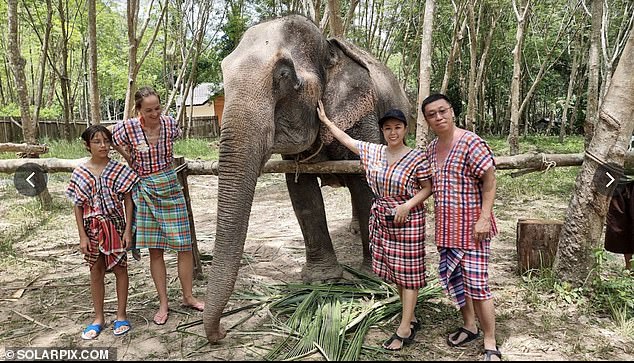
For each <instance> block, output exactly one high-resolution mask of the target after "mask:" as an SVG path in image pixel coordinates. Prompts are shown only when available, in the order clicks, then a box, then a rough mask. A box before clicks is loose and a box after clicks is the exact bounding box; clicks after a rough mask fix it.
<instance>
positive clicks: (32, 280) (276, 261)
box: [0, 168, 634, 361]
mask: <svg viewBox="0 0 634 363" xmlns="http://www.w3.org/2000/svg"><path fill="white" fill-rule="evenodd" d="M575 173H576V170H575V169H574V168H557V170H552V171H549V172H548V173H547V174H541V173H534V174H531V175H528V176H525V177H524V178H518V179H512V178H510V176H509V175H508V174H509V173H508V172H499V173H498V180H499V190H498V197H497V200H496V205H495V212H496V215H497V217H498V221H499V229H500V231H501V233H500V235H499V236H498V237H496V239H495V240H494V242H493V246H492V264H491V270H490V280H491V284H492V286H491V287H492V290H493V293H494V296H495V305H496V312H497V334H496V335H497V340H498V345H499V347H500V349H501V351H502V352H503V354H504V360H625V361H632V360H634V324H633V322H632V320H630V321H629V322H627V321H626V322H621V323H617V322H616V321H615V320H614V319H613V318H611V317H610V312H609V311H599V310H597V309H596V307H595V306H592V301H590V300H588V298H587V297H585V296H584V295H583V294H582V293H581V292H580V291H579V290H576V289H572V288H570V287H566V286H565V285H563V286H562V285H557V284H555V288H544V285H545V284H546V285H547V281H546V282H545V281H544V279H540V278H537V277H529V276H520V275H518V273H517V253H516V247H515V228H516V223H517V219H518V218H522V217H524V218H526V217H531V218H552V219H562V218H563V216H564V212H565V209H566V207H567V202H568V198H569V195H570V194H569V193H570V190H571V187H572V184H574V174H575ZM67 178H68V175H66V174H54V175H53V176H52V177H51V180H50V182H49V190H50V192H51V194H52V195H53V198H54V210H53V211H52V212H46V211H42V210H41V209H40V208H39V205H38V203H37V201H36V200H35V199H33V198H27V197H22V196H21V195H19V194H17V192H16V191H15V189H14V188H13V185H12V183H11V178H10V177H9V176H6V175H4V176H0V199H1V200H2V203H1V204H0V216H1V218H0V253H1V254H0V341H2V346H0V356H4V349H5V348H6V347H17V346H28V347H60V346H61V347H113V348H117V350H118V359H119V360H172V359H174V360H262V359H263V357H264V355H265V354H266V353H267V351H268V350H269V349H270V348H271V347H272V346H273V345H274V343H276V342H278V341H279V340H280V339H283V337H281V336H280V335H279V334H277V333H273V332H272V329H271V319H270V318H271V316H270V312H268V311H265V310H261V311H257V312H253V311H245V312H242V313H238V314H233V315H231V316H229V317H227V318H225V319H223V324H224V325H225V326H226V327H232V329H231V330H230V331H229V334H228V336H227V338H225V339H224V340H223V341H222V342H221V344H219V345H214V346H210V345H208V344H207V341H206V338H205V336H204V331H203V328H202V325H201V322H200V321H201V319H202V314H201V313H199V312H193V311H191V310H186V309H182V308H180V307H179V305H180V296H181V294H180V284H179V282H178V279H177V277H176V276H177V275H176V258H175V255H174V254H166V262H167V268H168V289H169V297H170V309H171V313H170V318H169V320H168V322H167V324H166V325H163V326H157V325H154V324H153V323H152V321H151V319H152V316H153V314H154V312H155V311H156V309H157V307H158V301H157V298H156V293H155V290H154V286H153V283H152V279H151V277H150V271H149V258H148V256H147V252H144V255H143V258H142V260H141V261H139V262H136V261H133V260H132V261H130V265H129V275H130V290H129V291H130V295H129V300H128V301H129V303H128V312H129V318H130V320H131V322H132V325H133V328H132V331H131V332H130V333H129V334H128V335H127V336H125V337H123V338H116V337H114V336H113V335H112V330H110V329H111V326H108V328H110V329H105V330H104V331H103V332H102V333H101V335H100V336H99V338H98V339H96V340H94V341H83V340H82V339H81V338H80V333H81V331H82V329H83V328H84V327H85V326H86V325H87V324H90V323H91V322H92V318H93V315H92V303H91V299H90V289H89V270H88V267H87V266H86V265H85V264H84V263H83V259H82V257H81V255H80V253H79V251H78V244H77V230H76V227H75V221H74V218H73V216H72V210H71V208H70V206H69V205H68V202H67V201H66V200H65V199H64V198H63V190H64V188H65V186H66V182H67ZM189 187H190V194H191V196H192V207H193V213H194V218H195V223H196V233H197V236H198V244H199V249H200V251H201V253H202V255H203V257H205V258H207V259H208V258H209V257H210V256H211V254H212V251H213V245H214V237H215V222H216V220H215V219H216V215H215V213H216V197H217V178H216V177H213V176H192V177H190V178H189ZM322 191H323V194H324V201H325V203H326V213H327V218H328V223H329V230H330V231H331V235H332V239H333V241H334V243H335V248H336V252H337V255H338V258H339V259H340V262H341V263H343V264H346V265H349V266H352V267H355V268H358V267H359V265H360V263H361V253H360V251H361V243H360V239H359V236H358V235H356V234H353V233H352V232H350V231H349V229H348V222H349V219H350V207H349V203H350V197H349V193H348V192H347V190H346V189H344V188H331V187H324V188H322ZM427 228H428V230H427V251H428V255H429V259H428V273H429V276H430V278H433V277H434V276H435V274H436V266H435V265H436V263H437V254H436V253H435V247H434V246H433V238H432V235H433V217H432V216H430V217H429V219H428V223H427ZM304 256H305V254H304V244H303V241H302V237H301V232H300V229H299V226H298V224H297V221H296V219H295V215H294V212H293V209H292V207H291V204H290V200H289V198H288V193H287V191H286V186H285V182H284V178H283V176H282V175H264V176H262V177H261V178H260V180H259V182H258V186H257V190H256V197H255V201H254V204H253V209H252V212H251V219H250V224H249V231H248V236H247V240H246V244H245V251H244V258H243V265H242V268H241V270H240V273H239V277H238V281H237V283H236V292H240V291H253V290H257V289H261V288H262V287H263V286H267V285H269V284H279V283H292V282H300V280H301V279H300V274H299V273H300V270H301V267H302V265H303V262H304V260H305V257H304ZM621 259H622V256H620V255H618V256H617V255H608V260H607V263H606V266H605V267H604V268H605V271H604V273H606V274H618V273H619V270H620V266H621V265H622V261H621ZM209 266H210V265H209V263H208V262H204V264H203V272H204V273H206V272H208V269H209ZM106 283H107V285H106V310H107V319H114V310H115V309H116V299H115V291H114V276H112V275H111V274H109V275H107V277H106ZM205 286H206V283H205V280H204V278H203V279H202V280H200V281H196V282H195V286H194V288H195V293H196V294H197V295H198V296H200V297H203V296H204V294H205ZM20 288H24V289H23V290H20ZM248 303H249V302H248V301H244V300H240V299H239V298H238V297H237V294H236V299H232V300H231V301H230V303H229V306H228V307H227V309H233V308H237V307H240V306H243V305H246V304H248ZM416 313H417V316H418V318H419V320H420V321H421V322H422V324H423V328H422V330H421V331H420V332H419V334H418V336H417V337H416V342H415V343H414V344H413V345H411V346H408V347H406V348H405V349H403V350H402V351H400V352H397V353H386V352H383V351H380V350H364V351H363V353H362V355H361V357H360V358H361V359H363V360H423V361H424V360H479V359H481V349H482V340H481V339H479V340H477V341H476V342H473V343H471V344H469V345H468V346H467V347H465V348H450V347H448V346H447V344H446V343H445V339H446V335H447V334H448V333H449V332H450V331H452V330H453V329H455V328H456V327H458V326H459V325H460V323H461V320H460V318H459V313H458V312H457V311H456V310H455V308H454V307H453V306H452V305H451V304H450V303H449V302H448V301H447V299H446V298H442V299H438V301H432V302H430V303H429V304H425V305H424V306H423V307H419V308H418V309H417V312H416ZM396 322H397V319H392V320H390V321H386V322H384V323H382V324H379V325H377V326H375V327H373V328H372V329H371V330H370V332H369V334H368V335H367V336H366V339H365V345H366V346H368V347H378V346H379V345H380V343H381V342H382V341H383V340H385V339H386V338H387V337H388V336H389V335H391V333H392V332H393V331H394V329H395V324H396ZM303 360H322V358H321V356H320V355H318V354H314V355H312V356H308V357H305V358H303Z"/></svg>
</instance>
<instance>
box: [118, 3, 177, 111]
mask: <svg viewBox="0 0 634 363" xmlns="http://www.w3.org/2000/svg"><path fill="white" fill-rule="evenodd" d="M153 4H154V1H152V2H150V6H149V7H148V15H147V17H146V21H145V23H144V24H143V27H142V28H141V30H140V31H138V32H137V28H136V25H137V24H138V22H139V6H140V5H139V1H138V0H129V1H128V6H127V12H126V14H127V15H126V16H127V21H128V87H127V90H126V93H125V105H124V111H123V119H127V118H130V117H132V116H133V114H132V110H134V93H135V92H136V90H137V84H136V76H137V75H138V73H139V69H140V68H141V66H142V65H143V62H144V61H145V58H146V57H147V55H148V54H149V52H150V50H151V49H152V45H153V44H154V41H155V40H156V35H157V34H158V32H159V30H160V29H161V22H162V21H163V18H164V17H165V13H166V12H167V8H168V4H165V6H163V7H162V10H161V15H160V17H159V18H158V20H157V21H156V24H155V27H154V33H153V34H152V37H151V38H150V39H149V40H148V42H147V45H146V47H145V49H144V50H143V54H142V55H141V59H137V56H138V50H139V45H140V44H141V40H142V39H143V34H144V33H145V30H146V29H147V27H148V24H149V22H150V19H152V18H153V16H150V15H151V14H152V13H153V6H152V5H153ZM159 5H161V3H160V1H159Z"/></svg>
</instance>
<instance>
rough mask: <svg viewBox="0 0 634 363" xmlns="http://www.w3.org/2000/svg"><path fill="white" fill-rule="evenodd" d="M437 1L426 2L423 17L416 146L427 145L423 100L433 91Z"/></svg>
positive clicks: (427, 0) (429, 0)
mask: <svg viewBox="0 0 634 363" xmlns="http://www.w3.org/2000/svg"><path fill="white" fill-rule="evenodd" d="M435 5H436V3H435V0H425V16H424V17H423V36H422V37H421V44H420V68H419V79H420V81H419V86H418V100H417V102H416V115H417V118H416V145H418V146H424V145H426V144H427V138H428V134H429V127H428V126H427V122H426V121H425V117H424V116H423V111H422V110H421V105H422V103H423V100H424V99H425V98H426V97H427V96H429V93H430V89H431V54H432V51H431V49H432V48H431V45H432V31H433V30H434V8H435Z"/></svg>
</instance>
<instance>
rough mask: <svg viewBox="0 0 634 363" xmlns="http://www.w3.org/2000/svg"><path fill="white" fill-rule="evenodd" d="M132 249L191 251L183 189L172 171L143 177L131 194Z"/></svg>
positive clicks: (168, 170)
mask: <svg viewBox="0 0 634 363" xmlns="http://www.w3.org/2000/svg"><path fill="white" fill-rule="evenodd" d="M133 199H134V203H135V205H136V212H135V219H134V224H133V228H135V230H136V238H135V242H136V246H135V248H158V249H168V248H169V249H172V250H175V251H191V249H192V242H191V233H190V227H189V219H188V217H187V205H186V204H185V195H184V194H183V191H182V186H181V185H180V183H179V182H178V178H177V177H176V172H174V170H172V169H167V170H163V171H160V172H157V173H154V174H150V175H146V176H142V177H141V178H140V182H139V183H138V184H137V188H135V190H134V193H133Z"/></svg>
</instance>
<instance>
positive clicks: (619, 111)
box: [555, 33, 634, 284]
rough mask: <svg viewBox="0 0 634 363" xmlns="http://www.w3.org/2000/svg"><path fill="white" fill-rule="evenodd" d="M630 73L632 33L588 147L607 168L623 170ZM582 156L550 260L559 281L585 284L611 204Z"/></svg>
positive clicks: (631, 111)
mask: <svg viewBox="0 0 634 363" xmlns="http://www.w3.org/2000/svg"><path fill="white" fill-rule="evenodd" d="M632 73H634V35H633V34H632V33H631V34H630V36H629V39H628V42H627V45H626V46H625V49H624V50H623V54H622V56H621V58H620V61H619V64H618V65H617V67H616V70H615V72H614V77H613V79H612V83H611V85H610V88H609V90H608V93H607V94H606V97H605V100H604V102H603V104H602V105H601V111H600V113H599V116H600V119H599V122H598V123H597V125H596V130H595V133H594V137H593V138H592V140H591V142H590V145H589V146H588V152H590V153H591V154H592V155H594V156H595V157H596V159H598V160H604V161H609V162H610V164H612V165H619V166H623V163H624V159H625V153H626V151H627V149H628V147H629V143H630V137H631V135H632V131H634V118H633V117H632V115H634V78H632V76H631V75H632ZM587 155H588V154H586V158H585V160H584V163H583V166H582V169H581V171H580V173H579V175H578V176H577V183H576V186H575V192H574V195H573V197H572V200H571V201H570V204H569V206H568V212H567V214H566V222H565V224H564V226H563V229H562V232H561V236H560V238H559V250H558V256H557V258H556V260H555V267H556V271H557V273H558V274H559V275H560V277H562V278H563V279H564V280H567V281H570V282H574V283H577V284H579V283H583V282H584V281H586V278H587V277H588V275H589V274H590V272H591V271H592V267H593V262H594V258H593V254H592V250H593V249H594V248H596V247H599V246H601V234H602V232H603V224H604V222H605V216H606V214H607V210H608V203H609V200H610V193H606V192H605V191H604V192H603V193H601V189H598V188H601V187H602V186H598V185H597V184H596V183H593V179H594V178H595V174H597V169H598V168H599V164H598V163H597V162H596V161H594V159H590V158H589V157H588V156H587ZM599 170H601V169H599ZM599 172H600V171H599ZM612 190H613V189H612ZM606 194H607V195H606Z"/></svg>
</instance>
